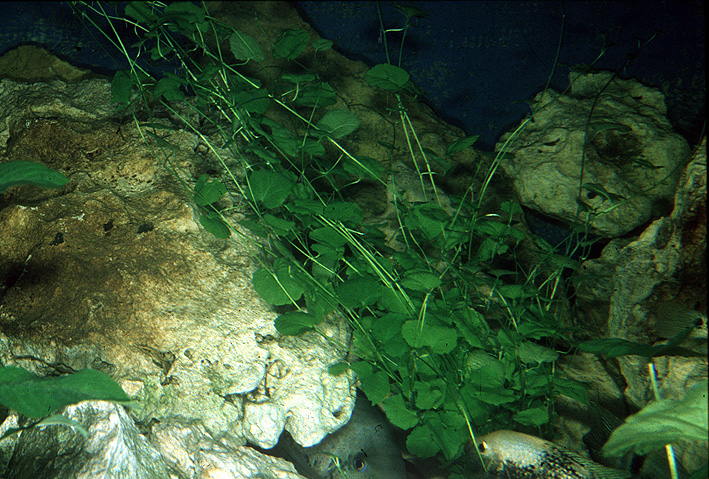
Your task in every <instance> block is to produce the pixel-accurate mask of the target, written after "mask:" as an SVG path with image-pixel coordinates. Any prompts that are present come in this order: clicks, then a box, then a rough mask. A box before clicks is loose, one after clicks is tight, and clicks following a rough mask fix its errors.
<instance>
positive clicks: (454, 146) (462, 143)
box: [446, 135, 480, 156]
mask: <svg viewBox="0 0 709 479" xmlns="http://www.w3.org/2000/svg"><path fill="white" fill-rule="evenodd" d="M478 138H480V135H474V136H466V137H465V138H460V139H459V140H455V141H454V142H453V143H451V144H450V145H448V148H446V155H448V156H450V155H455V154H456V153H458V152H459V151H462V150H464V149H466V148H468V147H469V146H473V144H475V142H476V141H478Z"/></svg>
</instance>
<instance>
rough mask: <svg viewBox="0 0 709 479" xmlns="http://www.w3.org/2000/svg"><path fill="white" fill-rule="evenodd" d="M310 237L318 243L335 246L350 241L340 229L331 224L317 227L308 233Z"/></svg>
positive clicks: (338, 246) (340, 245)
mask: <svg viewBox="0 0 709 479" xmlns="http://www.w3.org/2000/svg"><path fill="white" fill-rule="evenodd" d="M308 237H309V238H310V239H311V240H313V241H317V242H318V243H321V244H324V245H328V246H331V247H333V248H340V247H342V246H344V245H346V244H347V243H348V241H349V240H348V239H347V238H345V237H344V236H342V234H340V232H339V231H337V230H336V229H334V228H332V227H331V226H324V227H322V228H316V229H314V230H312V231H310V233H308Z"/></svg>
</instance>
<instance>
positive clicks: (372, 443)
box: [274, 397, 406, 479]
mask: <svg viewBox="0 0 709 479" xmlns="http://www.w3.org/2000/svg"><path fill="white" fill-rule="evenodd" d="M274 449H276V453H277V454H278V455H280V456H282V457H284V458H285V459H287V460H289V461H290V462H292V463H293V465H294V466H295V468H296V470H297V471H298V473H299V474H301V475H303V476H305V477H307V478H308V479H341V478H342V479H344V478H346V479H406V466H405V463H404V459H403V457H402V454H401V450H400V449H399V447H398V446H397V443H396V440H395V437H394V430H393V427H392V426H391V425H390V424H389V423H388V422H387V420H386V418H385V417H384V414H382V412H381V411H380V410H379V409H378V408H377V407H375V406H372V404H371V403H370V402H369V401H367V399H366V398H364V397H358V398H357V400H356V403H355V408H354V411H353V412H352V417H351V418H350V420H349V422H347V424H345V425H344V426H343V427H342V428H340V429H338V430H337V431H335V432H333V433H332V434H329V435H327V436H325V438H324V439H323V440H322V441H321V442H320V443H318V444H316V445H314V446H311V447H302V446H301V445H299V444H297V443H296V442H295V441H294V440H293V438H291V437H290V435H288V434H287V433H284V434H283V435H282V436H281V439H280V440H279V442H278V445H277V446H276V448H274Z"/></svg>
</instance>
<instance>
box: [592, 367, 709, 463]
mask: <svg viewBox="0 0 709 479" xmlns="http://www.w3.org/2000/svg"><path fill="white" fill-rule="evenodd" d="M707 384H709V383H707V381H704V382H702V383H699V384H696V385H695V386H694V387H692V388H691V389H690V390H689V391H688V392H687V394H686V395H685V396H684V398H682V399H680V400H675V399H663V400H660V401H655V402H653V403H650V404H648V405H647V406H645V407H644V408H643V409H641V410H640V412H638V413H637V414H633V415H632V416H630V417H628V418H627V419H626V420H625V423H624V424H622V425H621V426H619V427H618V428H617V429H616V430H615V431H613V434H611V437H610V439H609V440H608V442H607V443H606V444H605V445H604V446H603V454H604V455H607V456H609V457H621V456H624V455H625V454H628V453H630V452H633V453H634V454H638V455H645V454H647V453H649V452H652V451H655V450H657V449H662V448H664V447H665V445H666V444H672V443H676V442H677V441H701V442H706V441H707V440H708V439H709V434H708V433H707V430H708V427H709V426H708V425H707V417H708V416H707V398H708V397H709V389H708V387H707Z"/></svg>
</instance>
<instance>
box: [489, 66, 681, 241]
mask: <svg viewBox="0 0 709 479" xmlns="http://www.w3.org/2000/svg"><path fill="white" fill-rule="evenodd" d="M611 75H612V74H611V73H608V72H601V73H595V74H575V73H572V74H571V75H570V78H569V80H570V83H571V91H570V92H569V94H559V93H557V92H554V91H553V90H549V91H546V92H543V93H540V94H539V95H537V96H536V97H535V98H534V100H533V101H532V102H531V103H532V110H533V111H534V115H533V117H532V120H531V121H529V122H527V123H526V125H525V126H524V128H523V129H522V130H521V131H520V132H519V135H518V136H514V134H513V133H507V134H505V135H503V136H502V138H501V139H500V142H499V143H498V144H497V146H496V149H497V150H500V149H502V148H503V146H504V145H505V143H506V142H507V141H508V140H509V143H507V145H506V146H505V148H507V152H508V153H509V154H507V155H503V159H502V163H501V165H502V167H503V168H504V170H505V172H506V173H507V175H508V176H509V177H510V178H511V179H512V180H513V184H514V188H515V191H516V193H517V195H518V197H519V200H520V202H521V203H522V204H524V205H525V206H527V207H529V208H532V209H534V210H536V211H539V212H541V213H543V214H546V215H548V216H551V217H553V218H556V219H558V220H562V221H564V222H567V223H579V222H582V221H584V220H585V219H586V214H584V213H582V214H580V215H579V214H578V203H577V198H579V193H581V197H580V199H581V201H583V202H584V203H585V204H586V205H588V207H589V209H590V210H592V211H593V212H594V213H595V215H594V217H592V218H591V221H590V226H591V227H592V233H593V234H596V235H600V236H604V237H611V238H615V237H619V236H622V235H624V234H626V233H629V232H631V231H633V230H634V229H636V228H638V227H639V226H641V225H644V224H646V223H648V222H649V221H651V220H652V219H655V218H656V217H657V216H659V214H658V213H666V212H665V211H663V210H665V209H666V206H667V205H669V204H670V203H671V199H672V195H673V194H674V190H675V187H676V184H677V179H678V177H679V173H680V170H681V169H680V166H681V165H682V164H684V162H686V161H687V159H688V157H689V154H690V149H689V146H688V145H687V142H686V140H684V139H683V138H682V137H681V136H680V135H678V134H676V133H674V132H673V131H672V126H671V124H670V122H669V120H668V119H667V118H666V113H667V109H666V107H665V102H664V97H663V95H662V93H660V92H659V91H658V90H655V89H653V88H649V87H645V86H643V85H641V84H640V83H638V82H637V81H635V80H621V79H619V78H615V79H613V81H611V82H610V83H609V84H608V82H609V80H610V79H611ZM606 85H607V87H606ZM604 87H605V88H604ZM580 183H583V184H592V185H597V186H599V187H600V188H601V190H599V189H598V188H594V189H593V190H589V189H584V190H583V191H582V192H580V191H579V186H580ZM603 190H605V192H606V193H607V194H604V193H603ZM599 191H600V193H599Z"/></svg>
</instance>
